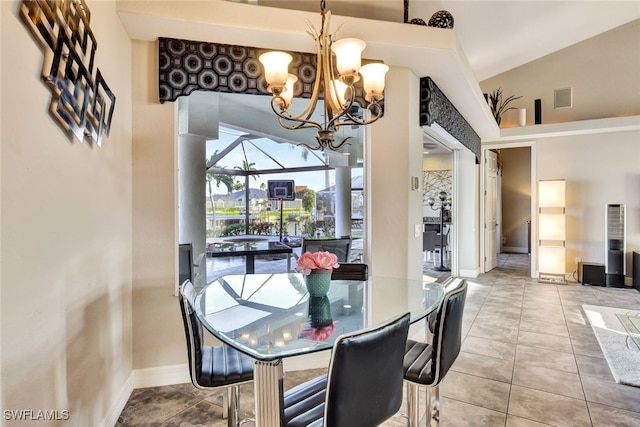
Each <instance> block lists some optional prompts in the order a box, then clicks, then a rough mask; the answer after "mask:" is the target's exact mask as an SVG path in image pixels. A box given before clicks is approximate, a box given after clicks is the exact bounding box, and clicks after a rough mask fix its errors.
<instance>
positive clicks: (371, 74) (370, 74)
mask: <svg viewBox="0 0 640 427" xmlns="http://www.w3.org/2000/svg"><path fill="white" fill-rule="evenodd" d="M387 71H389V67H388V66H387V65H385V64H381V63H379V62H375V63H372V64H367V65H365V66H363V67H362V68H361V69H360V74H362V78H363V82H362V86H363V87H364V91H365V92H366V96H365V99H366V100H367V101H371V100H372V99H375V100H381V99H382V98H384V77H385V75H386V74H387Z"/></svg>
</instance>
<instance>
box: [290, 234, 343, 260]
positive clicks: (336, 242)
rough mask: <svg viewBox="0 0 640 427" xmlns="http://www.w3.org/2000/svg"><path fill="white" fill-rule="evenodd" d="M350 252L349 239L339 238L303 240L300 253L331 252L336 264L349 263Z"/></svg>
mask: <svg viewBox="0 0 640 427" xmlns="http://www.w3.org/2000/svg"><path fill="white" fill-rule="evenodd" d="M350 250H351V237H350V236H346V237H340V238H337V239H303V240H302V253H305V252H321V251H326V252H331V253H333V254H336V256H337V257H338V262H349V254H350Z"/></svg>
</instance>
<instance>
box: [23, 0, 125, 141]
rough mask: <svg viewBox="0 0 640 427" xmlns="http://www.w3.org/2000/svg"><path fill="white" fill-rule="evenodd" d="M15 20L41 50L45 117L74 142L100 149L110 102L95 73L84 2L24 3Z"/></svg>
mask: <svg viewBox="0 0 640 427" xmlns="http://www.w3.org/2000/svg"><path fill="white" fill-rule="evenodd" d="M20 16H21V17H22V20H23V21H24V23H25V25H26V26H27V27H28V28H29V30H30V31H31V33H32V35H33V36H34V37H35V39H36V40H37V42H38V43H39V44H40V45H41V47H42V48H43V50H44V62H43V67H42V79H43V80H44V82H45V83H46V84H47V86H49V88H50V89H51V95H52V98H51V104H50V107H49V112H50V113H51V114H52V115H53V116H54V117H55V118H56V120H57V121H58V123H59V124H60V126H61V127H62V128H63V129H64V130H65V131H66V132H67V133H68V134H69V135H70V136H72V137H75V138H76V139H77V140H78V141H80V142H82V141H85V140H86V141H87V142H90V143H92V142H95V143H96V144H97V145H98V146H100V145H101V144H102V135H103V134H106V135H109V131H110V129H111V119H112V118H113V111H114V108H115V103H116V97H115V96H114V94H113V92H112V91H111V89H110V88H109V86H108V85H107V82H106V81H105V79H104V77H103V75H102V73H101V72H100V70H99V69H98V68H97V67H95V63H94V59H95V52H96V49H97V47H98V44H97V41H96V38H95V36H94V35H93V32H92V31H91V28H90V26H89V23H90V20H91V11H90V10H89V8H88V7H87V4H86V3H85V1H84V0H56V1H48V0H32V1H28V0H24V1H23V2H22V4H21V5H20Z"/></svg>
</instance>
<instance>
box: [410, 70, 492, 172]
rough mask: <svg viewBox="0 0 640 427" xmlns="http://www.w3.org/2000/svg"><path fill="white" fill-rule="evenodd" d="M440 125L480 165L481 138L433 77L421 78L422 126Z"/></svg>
mask: <svg viewBox="0 0 640 427" xmlns="http://www.w3.org/2000/svg"><path fill="white" fill-rule="evenodd" d="M433 123H438V124H439V125H440V126H442V128H443V129H445V130H446V131H447V132H449V133H450V134H451V135H452V136H453V137H454V138H456V139H457V140H458V141H460V143H461V144H462V145H464V146H465V147H467V148H468V149H469V150H471V152H472V153H473V154H475V155H476V164H480V155H481V148H480V137H479V136H478V134H477V133H476V132H475V131H474V130H473V128H472V127H471V125H470V124H469V123H468V122H467V121H466V120H465V119H464V117H462V114H460V112H459V111H458V110H457V109H456V107H455V106H454V105H453V104H452V103H451V101H449V99H448V98H447V97H446V96H445V95H444V94H443V93H442V91H441V90H440V88H438V86H437V85H436V84H435V83H434V82H433V80H432V79H431V77H422V78H420V126H431V125H432V124H433Z"/></svg>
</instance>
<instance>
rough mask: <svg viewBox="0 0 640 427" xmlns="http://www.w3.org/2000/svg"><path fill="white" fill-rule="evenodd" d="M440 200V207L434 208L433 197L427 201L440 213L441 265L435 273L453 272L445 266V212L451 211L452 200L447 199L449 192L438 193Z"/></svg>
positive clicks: (436, 268)
mask: <svg viewBox="0 0 640 427" xmlns="http://www.w3.org/2000/svg"><path fill="white" fill-rule="evenodd" d="M438 198H439V199H440V206H438V207H436V208H434V207H433V206H434V205H435V203H436V201H435V199H434V198H433V197H429V198H428V199H427V203H428V204H429V207H430V208H431V209H433V210H434V211H437V210H439V211H440V265H439V266H438V267H435V268H434V270H435V271H451V269H450V268H448V267H446V266H445V265H444V212H445V211H447V210H451V199H448V198H447V192H446V191H441V192H440V193H438Z"/></svg>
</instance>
